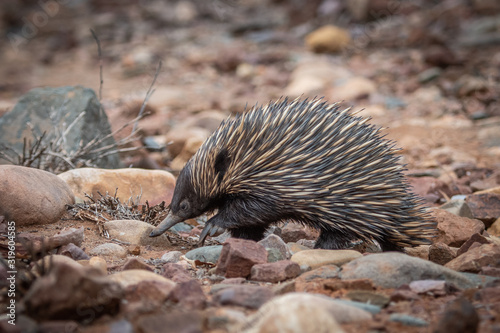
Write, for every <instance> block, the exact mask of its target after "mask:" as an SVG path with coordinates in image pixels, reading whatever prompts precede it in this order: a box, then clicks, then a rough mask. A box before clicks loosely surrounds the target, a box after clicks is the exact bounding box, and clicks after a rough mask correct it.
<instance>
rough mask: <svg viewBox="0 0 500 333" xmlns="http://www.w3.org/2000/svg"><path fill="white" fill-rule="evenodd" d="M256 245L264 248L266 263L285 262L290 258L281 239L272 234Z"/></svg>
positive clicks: (288, 251) (286, 247)
mask: <svg viewBox="0 0 500 333" xmlns="http://www.w3.org/2000/svg"><path fill="white" fill-rule="evenodd" d="M257 243H258V244H260V245H262V246H264V248H265V249H266V251H267V253H268V255H267V261H268V262H273V261H279V260H286V259H290V257H291V256H292V254H291V253H290V250H289V249H288V246H287V245H286V243H285V242H284V241H283V239H281V238H280V237H279V236H277V235H274V234H271V235H268V236H267V237H266V238H264V239H263V240H261V241H259V242H257ZM273 250H275V251H273ZM273 254H274V255H273ZM270 259H271V260H270Z"/></svg>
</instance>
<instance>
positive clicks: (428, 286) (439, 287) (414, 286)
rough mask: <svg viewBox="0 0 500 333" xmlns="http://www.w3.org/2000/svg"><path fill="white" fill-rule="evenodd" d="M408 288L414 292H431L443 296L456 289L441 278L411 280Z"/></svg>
mask: <svg viewBox="0 0 500 333" xmlns="http://www.w3.org/2000/svg"><path fill="white" fill-rule="evenodd" d="M409 288H410V290H411V291H413V292H414V293H416V294H432V295H435V296H444V295H447V294H449V293H450V292H451V291H454V290H456V289H455V288H453V286H452V285H450V284H449V283H447V282H446V281H443V280H418V281H412V282H410V284H409Z"/></svg>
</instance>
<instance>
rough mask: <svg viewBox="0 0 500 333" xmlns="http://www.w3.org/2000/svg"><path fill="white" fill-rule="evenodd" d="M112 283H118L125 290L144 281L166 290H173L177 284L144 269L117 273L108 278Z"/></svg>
mask: <svg viewBox="0 0 500 333" xmlns="http://www.w3.org/2000/svg"><path fill="white" fill-rule="evenodd" d="M108 279H110V280H111V281H114V282H117V283H118V284H120V285H121V286H122V287H123V288H128V287H130V286H134V285H138V284H139V283H141V282H143V281H150V282H154V283H161V284H163V286H164V288H165V289H172V288H173V287H174V286H175V282H173V281H171V280H169V279H167V278H164V277H163V276H161V275H159V274H155V273H153V272H150V271H146V270H144V269H129V270H126V271H121V272H117V273H114V274H111V275H109V276H108Z"/></svg>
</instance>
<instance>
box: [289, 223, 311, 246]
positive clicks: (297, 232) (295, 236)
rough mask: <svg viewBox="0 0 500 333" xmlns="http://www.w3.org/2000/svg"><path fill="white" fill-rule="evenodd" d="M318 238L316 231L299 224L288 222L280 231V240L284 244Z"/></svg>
mask: <svg viewBox="0 0 500 333" xmlns="http://www.w3.org/2000/svg"><path fill="white" fill-rule="evenodd" d="M318 236H319V232H318V231H317V230H315V229H312V228H309V227H306V226H304V225H302V224H300V223H292V222H289V223H287V224H286V225H285V226H284V227H283V228H282V229H281V238H282V239H283V241H284V242H285V243H288V242H297V241H299V240H301V239H316V238H318Z"/></svg>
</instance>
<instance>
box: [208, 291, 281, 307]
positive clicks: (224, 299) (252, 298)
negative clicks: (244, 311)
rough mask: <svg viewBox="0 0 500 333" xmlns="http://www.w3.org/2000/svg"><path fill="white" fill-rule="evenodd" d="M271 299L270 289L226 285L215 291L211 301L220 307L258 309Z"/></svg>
mask: <svg viewBox="0 0 500 333" xmlns="http://www.w3.org/2000/svg"><path fill="white" fill-rule="evenodd" d="M272 297H273V292H272V290H271V289H269V288H266V287H261V286H253V285H228V286H227V288H224V289H221V290H218V291H216V292H215V293H214V294H213V296H212V300H213V301H214V302H216V303H218V304H220V305H237V306H243V307H245V308H249V309H258V308H259V307H260V306H261V305H262V304H264V303H266V302H267V301H269V300H270V299H271V298H272Z"/></svg>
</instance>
